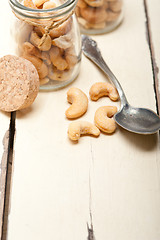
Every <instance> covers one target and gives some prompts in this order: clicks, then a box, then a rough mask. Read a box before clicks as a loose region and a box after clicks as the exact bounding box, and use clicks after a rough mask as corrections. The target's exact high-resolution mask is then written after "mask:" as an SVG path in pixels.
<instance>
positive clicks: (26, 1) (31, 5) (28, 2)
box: [23, 0, 36, 9]
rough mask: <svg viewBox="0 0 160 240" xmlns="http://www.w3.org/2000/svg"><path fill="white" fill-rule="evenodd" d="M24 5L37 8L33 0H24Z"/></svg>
mask: <svg viewBox="0 0 160 240" xmlns="http://www.w3.org/2000/svg"><path fill="white" fill-rule="evenodd" d="M23 5H24V6H25V7H28V8H32V9H35V8H36V6H35V4H34V3H33V1H32V0H24V2H23Z"/></svg>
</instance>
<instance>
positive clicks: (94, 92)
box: [89, 82, 119, 101]
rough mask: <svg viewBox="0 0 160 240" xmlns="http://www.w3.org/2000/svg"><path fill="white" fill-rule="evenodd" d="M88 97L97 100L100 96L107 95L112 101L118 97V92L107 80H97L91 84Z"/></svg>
mask: <svg viewBox="0 0 160 240" xmlns="http://www.w3.org/2000/svg"><path fill="white" fill-rule="evenodd" d="M89 94H90V98H91V100H93V101H97V100H98V99H99V98H100V97H103V96H109V98H110V99H111V100H112V101H116V100H117V99H118V98H119V95H118V92H117V90H116V88H115V87H114V86H112V85H111V84H110V83H107V82H98V83H95V84H93V85H92V87H91V88H90V91H89Z"/></svg>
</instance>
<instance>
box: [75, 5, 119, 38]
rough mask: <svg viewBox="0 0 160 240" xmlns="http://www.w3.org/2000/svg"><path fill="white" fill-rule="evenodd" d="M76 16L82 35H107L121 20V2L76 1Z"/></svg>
mask: <svg viewBox="0 0 160 240" xmlns="http://www.w3.org/2000/svg"><path fill="white" fill-rule="evenodd" d="M76 15H77V18H78V22H79V24H80V28H81V31H82V33H85V34H102V33H107V32H110V31H112V30H113V29H115V28H116V27H117V26H119V25H120V23H121V22H122V20H123V15H124V14H123V0H78V3H77V7H76Z"/></svg>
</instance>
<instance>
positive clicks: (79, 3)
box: [77, 0, 87, 8]
mask: <svg viewBox="0 0 160 240" xmlns="http://www.w3.org/2000/svg"><path fill="white" fill-rule="evenodd" d="M77 6H78V7H79V8H86V7H87V4H86V3H85V2H84V1H83V0H78V2H77Z"/></svg>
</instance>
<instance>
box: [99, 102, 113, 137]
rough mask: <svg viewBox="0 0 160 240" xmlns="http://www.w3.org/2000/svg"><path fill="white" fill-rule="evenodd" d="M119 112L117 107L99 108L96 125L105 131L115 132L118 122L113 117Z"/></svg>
mask: <svg viewBox="0 0 160 240" xmlns="http://www.w3.org/2000/svg"><path fill="white" fill-rule="evenodd" d="M116 112H117V107H114V106H104V107H100V108H98V109H97V111H96V113H95V116H94V121H95V125H96V126H97V127H98V128H99V129H100V130H101V131H102V132H105V133H113V132H114V131H115V130H116V123H115V121H114V119H113V118H111V117H112V116H113V115H114V114H115V113H116Z"/></svg>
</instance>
